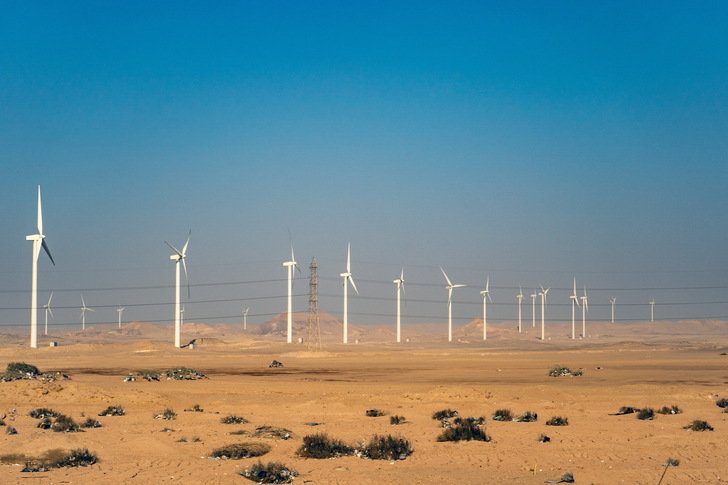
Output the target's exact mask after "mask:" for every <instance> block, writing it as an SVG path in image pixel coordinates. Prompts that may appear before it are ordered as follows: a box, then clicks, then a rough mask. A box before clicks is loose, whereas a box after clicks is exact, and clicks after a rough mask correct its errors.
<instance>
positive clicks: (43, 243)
mask: <svg viewBox="0 0 728 485" xmlns="http://www.w3.org/2000/svg"><path fill="white" fill-rule="evenodd" d="M41 246H43V249H45V252H46V254H47V255H48V257H49V258H51V263H53V266H55V265H56V262H55V261H53V256H51V250H50V249H48V245H47V244H46V242H45V239H43V241H42V242H41Z"/></svg>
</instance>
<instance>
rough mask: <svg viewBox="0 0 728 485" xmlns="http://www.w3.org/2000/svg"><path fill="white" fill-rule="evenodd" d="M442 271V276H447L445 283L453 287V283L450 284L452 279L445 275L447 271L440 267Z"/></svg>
mask: <svg viewBox="0 0 728 485" xmlns="http://www.w3.org/2000/svg"><path fill="white" fill-rule="evenodd" d="M440 271H442V274H443V275H444V276H445V281H447V284H448V285H450V286H452V283H450V278H448V277H447V275H446V274H445V270H444V269H442V266H440Z"/></svg>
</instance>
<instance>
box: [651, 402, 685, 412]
mask: <svg viewBox="0 0 728 485" xmlns="http://www.w3.org/2000/svg"><path fill="white" fill-rule="evenodd" d="M655 412H656V413H658V414H681V413H682V409H680V408H679V407H677V406H675V405H674V404H673V405H672V406H662V409H658V410H657V411H655Z"/></svg>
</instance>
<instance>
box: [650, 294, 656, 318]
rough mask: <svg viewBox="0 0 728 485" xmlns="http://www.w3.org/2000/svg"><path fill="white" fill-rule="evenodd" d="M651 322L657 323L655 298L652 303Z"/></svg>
mask: <svg viewBox="0 0 728 485" xmlns="http://www.w3.org/2000/svg"><path fill="white" fill-rule="evenodd" d="M650 321H651V322H654V321H655V299H654V298H653V299H652V301H651V302H650Z"/></svg>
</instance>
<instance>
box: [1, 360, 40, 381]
mask: <svg viewBox="0 0 728 485" xmlns="http://www.w3.org/2000/svg"><path fill="white" fill-rule="evenodd" d="M38 375H40V371H39V370H38V368H37V367H36V366H34V365H31V364H26V363H25V362H10V363H9V364H8V365H7V367H6V368H5V374H3V378H5V379H6V380H15V379H23V378H24V377H27V376H38Z"/></svg>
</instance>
